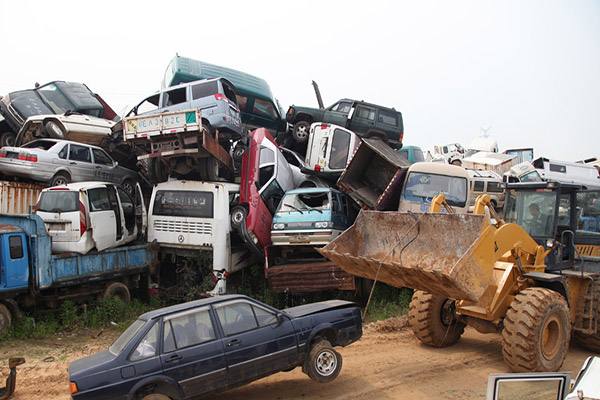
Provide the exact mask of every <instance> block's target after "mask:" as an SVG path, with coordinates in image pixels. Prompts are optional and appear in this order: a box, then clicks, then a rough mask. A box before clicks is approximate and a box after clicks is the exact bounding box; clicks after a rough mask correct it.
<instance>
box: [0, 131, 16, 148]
mask: <svg viewBox="0 0 600 400" xmlns="http://www.w3.org/2000/svg"><path fill="white" fill-rule="evenodd" d="M16 139H17V135H15V134H14V133H13V132H3V133H2V134H0V147H4V146H14V145H15V142H16Z"/></svg>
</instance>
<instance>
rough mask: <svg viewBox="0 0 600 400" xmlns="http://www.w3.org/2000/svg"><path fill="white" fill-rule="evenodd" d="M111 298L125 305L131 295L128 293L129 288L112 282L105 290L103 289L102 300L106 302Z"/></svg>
mask: <svg viewBox="0 0 600 400" xmlns="http://www.w3.org/2000/svg"><path fill="white" fill-rule="evenodd" d="M111 297H116V298H118V299H121V301H122V302H123V303H125V304H127V303H129V302H130V301H131V294H130V293H129V288H128V287H127V286H126V285H125V284H123V283H121V282H113V283H111V284H110V285H108V286H107V287H106V289H104V293H103V294H102V298H103V299H105V300H106V299H109V298H111Z"/></svg>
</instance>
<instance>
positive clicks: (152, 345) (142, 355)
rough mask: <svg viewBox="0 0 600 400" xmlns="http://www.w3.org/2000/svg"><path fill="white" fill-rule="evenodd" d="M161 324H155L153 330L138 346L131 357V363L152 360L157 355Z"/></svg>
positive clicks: (151, 329)
mask: <svg viewBox="0 0 600 400" xmlns="http://www.w3.org/2000/svg"><path fill="white" fill-rule="evenodd" d="M159 325H160V324H158V323H155V324H154V325H153V326H152V328H150V330H149V331H148V333H146V335H145V336H144V338H143V339H142V340H141V341H140V343H139V344H138V345H137V347H136V348H135V350H134V351H133V353H131V355H130V356H129V360H130V361H139V360H144V359H146V358H150V357H152V356H155V355H156V350H157V344H158V326H159Z"/></svg>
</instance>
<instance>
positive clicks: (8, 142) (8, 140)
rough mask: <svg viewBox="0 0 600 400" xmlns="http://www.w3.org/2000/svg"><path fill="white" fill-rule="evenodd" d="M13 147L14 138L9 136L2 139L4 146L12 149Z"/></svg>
mask: <svg viewBox="0 0 600 400" xmlns="http://www.w3.org/2000/svg"><path fill="white" fill-rule="evenodd" d="M14 145H15V138H14V136H9V137H7V138H6V139H4V146H8V147H14Z"/></svg>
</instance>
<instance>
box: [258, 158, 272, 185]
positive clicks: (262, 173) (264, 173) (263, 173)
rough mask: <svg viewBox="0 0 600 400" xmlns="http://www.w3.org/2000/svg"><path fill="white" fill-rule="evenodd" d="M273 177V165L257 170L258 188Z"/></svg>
mask: <svg viewBox="0 0 600 400" xmlns="http://www.w3.org/2000/svg"><path fill="white" fill-rule="evenodd" d="M273 175H275V165H274V164H271V165H265V166H263V167H260V169H259V170H258V188H259V189H260V188H262V187H263V186H265V185H266V184H267V183H268V182H269V180H271V178H272V177H273Z"/></svg>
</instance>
